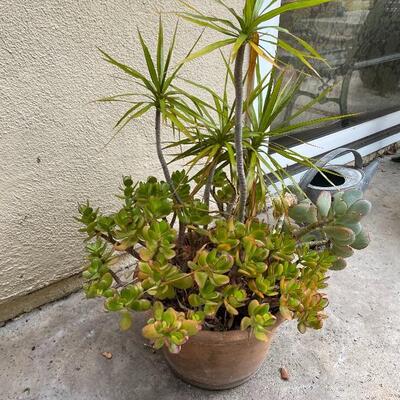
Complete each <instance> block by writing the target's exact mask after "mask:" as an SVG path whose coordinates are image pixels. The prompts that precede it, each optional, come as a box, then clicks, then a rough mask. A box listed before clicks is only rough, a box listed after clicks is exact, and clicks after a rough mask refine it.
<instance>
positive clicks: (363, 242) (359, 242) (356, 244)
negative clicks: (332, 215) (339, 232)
mask: <svg viewBox="0 0 400 400" xmlns="http://www.w3.org/2000/svg"><path fill="white" fill-rule="evenodd" d="M369 242H370V238H369V234H368V233H367V232H366V231H365V230H361V231H360V232H359V233H358V235H357V236H356V238H355V239H354V241H353V243H352V244H351V247H352V248H353V249H356V250H362V249H365V248H366V247H367V246H368V245H369Z"/></svg>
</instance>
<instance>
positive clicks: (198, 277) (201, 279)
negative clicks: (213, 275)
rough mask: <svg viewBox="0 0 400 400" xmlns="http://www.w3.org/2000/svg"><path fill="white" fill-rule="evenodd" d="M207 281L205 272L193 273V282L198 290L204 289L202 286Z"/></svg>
mask: <svg viewBox="0 0 400 400" xmlns="http://www.w3.org/2000/svg"><path fill="white" fill-rule="evenodd" d="M207 279H208V274H207V272H203V271H195V272H194V280H195V281H196V283H197V284H198V285H199V288H200V289H202V288H203V287H204V285H205V284H206V282H207Z"/></svg>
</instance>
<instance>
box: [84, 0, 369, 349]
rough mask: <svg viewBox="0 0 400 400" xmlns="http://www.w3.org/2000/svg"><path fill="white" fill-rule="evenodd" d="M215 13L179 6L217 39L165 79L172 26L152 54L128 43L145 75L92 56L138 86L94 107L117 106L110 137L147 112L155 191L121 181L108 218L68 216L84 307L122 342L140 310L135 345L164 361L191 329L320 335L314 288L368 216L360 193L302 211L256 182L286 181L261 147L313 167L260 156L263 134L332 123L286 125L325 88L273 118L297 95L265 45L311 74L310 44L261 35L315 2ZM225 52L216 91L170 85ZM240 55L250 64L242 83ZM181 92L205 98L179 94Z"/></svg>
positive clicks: (300, 203)
mask: <svg viewBox="0 0 400 400" xmlns="http://www.w3.org/2000/svg"><path fill="white" fill-rule="evenodd" d="M214 1H215V2H217V3H218V4H219V5H220V6H221V7H222V9H223V10H225V11H226V12H227V14H228V16H227V17H226V18H220V17H216V16H213V15H206V14H204V13H202V12H201V11H199V10H197V9H196V8H195V7H193V6H192V5H191V4H190V3H187V2H185V1H180V3H181V4H182V5H183V7H184V11H183V12H182V13H180V17H181V18H183V19H184V20H186V21H189V22H191V23H194V24H195V25H199V26H201V27H203V28H207V29H211V30H214V31H216V32H218V33H219V34H222V35H223V36H225V38H223V39H221V40H218V41H217V42H214V43H211V44H208V45H207V46H206V47H204V48H202V49H201V50H196V49H195V47H196V45H197V42H198V41H196V43H195V44H194V46H193V47H192V48H191V49H190V51H189V52H188V53H187V56H186V58H185V59H184V60H182V61H181V62H180V63H179V64H178V65H177V66H176V67H174V68H173V67H172V66H171V65H172V64H171V62H172V58H173V52H174V48H175V46H176V36H177V28H178V27H176V29H175V32H174V34H173V37H172V40H171V43H170V45H169V46H168V47H167V48H165V43H164V29H163V24H162V21H161V20H160V24H159V29H158V35H157V43H156V51H155V54H153V55H152V53H151V51H150V49H149V47H148V45H147V43H146V42H145V40H144V38H143V37H142V35H141V33H140V32H139V41H140V44H141V47H142V49H143V57H144V62H145V65H146V68H147V71H146V72H145V73H141V72H139V71H138V70H137V69H136V68H135V67H132V66H128V65H126V64H123V63H121V62H119V61H117V60H116V59H114V58H113V57H111V56H110V55H108V54H107V53H105V52H104V51H101V52H102V55H103V57H104V59H105V60H106V61H107V62H108V63H110V64H111V65H113V66H114V67H116V68H117V69H118V70H119V71H121V72H122V73H123V74H125V75H127V76H128V77H129V80H130V81H131V82H132V84H133V86H134V87H135V88H136V90H134V91H133V92H132V91H131V90H130V91H129V92H128V93H123V94H120V95H116V96H109V97H106V98H104V99H101V101H103V102H118V103H128V104H129V108H128V110H126V111H125V112H124V114H123V115H122V116H121V118H120V119H119V120H118V121H117V123H116V128H117V129H118V130H117V132H119V131H120V130H121V129H122V128H124V127H126V126H128V125H129V124H130V123H132V122H134V121H135V120H136V119H137V118H139V117H141V116H143V115H144V114H146V113H149V112H150V111H153V112H154V117H155V120H154V125H155V143H156V150H157V156H158V159H159V161H160V165H161V167H162V171H163V175H164V180H159V179H157V178H155V177H149V178H148V179H147V180H146V181H144V182H138V183H134V182H133V180H132V178H131V177H129V176H126V177H124V178H123V180H122V187H121V193H120V195H119V196H118V197H119V198H120V200H121V202H122V204H121V207H120V209H119V210H117V211H116V212H115V213H110V214H104V213H102V212H101V211H100V210H99V209H95V208H93V207H92V206H91V205H90V203H89V202H87V203H84V204H82V205H80V206H79V216H78V217H77V220H78V221H79V223H80V224H81V229H80V231H81V232H82V233H84V234H86V236H87V240H88V244H87V246H86V250H87V254H88V256H87V264H86V266H85V271H84V272H83V276H84V278H85V279H86V283H85V286H84V289H85V292H86V294H87V297H88V298H94V297H104V298H105V308H106V310H107V311H113V312H118V313H119V314H120V327H121V329H123V330H126V329H129V327H130V326H131V324H132V314H133V313H135V312H144V311H148V312H150V313H151V314H152V317H151V318H150V319H149V320H148V322H147V324H146V326H145V327H144V328H143V335H144V337H146V338H147V339H149V340H150V341H151V342H152V343H153V344H154V347H155V348H156V349H159V348H161V347H163V346H165V347H167V348H168V349H169V350H170V351H171V352H173V353H176V352H179V350H180V349H181V346H182V345H184V344H185V343H186V341H187V340H188V339H189V338H190V337H191V336H193V335H195V334H197V333H198V332H199V330H200V329H209V330H215V331H224V330H231V329H243V330H246V329H248V330H249V331H250V332H251V333H253V334H254V336H255V337H256V338H257V339H259V340H267V339H268V335H269V331H270V330H271V329H272V328H273V327H274V326H275V325H276V324H277V323H278V322H279V321H280V320H282V319H283V320H297V324H298V329H299V331H300V332H302V333H304V332H305V331H306V329H307V328H313V329H320V328H321V327H322V325H323V321H324V319H325V318H326V314H325V312H324V310H325V308H326V307H327V305H328V300H327V297H326V294H324V292H323V290H324V289H325V288H326V286H327V279H328V273H329V270H339V269H342V268H344V267H345V266H346V262H345V260H344V259H345V258H346V257H349V256H351V255H352V254H353V249H362V248H364V247H366V246H367V245H368V242H369V239H368V235H367V234H366V233H365V231H364V230H363V228H362V226H361V223H360V221H361V219H362V218H363V217H364V216H365V215H367V214H368V212H369V211H370V204H369V202H367V201H366V200H363V199H362V194H361V193H360V192H358V191H350V192H345V193H338V194H336V195H335V196H334V198H333V199H332V198H331V197H330V195H329V194H328V193H322V194H321V196H320V197H319V198H318V201H317V203H316V204H315V205H314V204H312V203H311V202H310V201H309V200H308V199H306V198H304V197H303V195H302V193H301V191H299V188H298V187H294V188H293V190H291V189H290V188H285V185H283V186H284V190H283V191H280V190H278V186H276V185H275V183H274V181H271V182H268V181H267V180H266V179H265V178H266V177H265V174H266V172H270V175H272V176H273V177H274V180H275V181H278V182H280V183H284V180H285V178H287V177H289V178H291V176H290V175H289V174H288V173H287V171H286V170H285V169H284V168H282V167H281V166H280V165H279V164H278V163H277V162H276V161H275V159H274V158H273V156H271V154H270V152H268V149H267V147H268V146H269V147H270V148H272V150H273V151H274V152H275V153H278V154H279V155H282V156H284V157H286V158H287V159H290V160H293V161H295V162H298V163H300V164H303V165H305V166H307V167H313V163H312V162H311V161H310V160H309V159H308V158H307V157H304V156H302V155H301V154H298V153H296V152H294V151H292V150H290V149H286V148H282V147H279V146H274V145H272V144H270V142H269V139H270V138H271V137H272V136H274V135H281V134H285V133H289V132H291V131H293V130H296V129H298V128H300V127H306V126H311V125H314V124H319V123H321V122H326V121H330V120H335V119H338V118H341V117H343V116H341V117H328V118H318V119H314V120H307V121H305V122H302V123H296V122H294V119H295V118H296V117H298V116H299V115H300V114H302V113H304V112H306V111H307V110H309V109H310V108H311V107H312V106H313V105H314V104H316V103H318V101H319V100H321V99H322V98H323V97H324V96H325V95H326V94H327V93H328V91H329V90H325V91H324V92H323V93H321V95H320V96H318V97H317V98H316V99H314V100H312V101H311V102H310V103H308V104H306V105H305V106H303V107H302V108H301V109H299V110H298V111H297V112H296V113H295V114H294V115H292V116H290V117H286V116H285V113H284V110H285V107H286V106H287V105H288V104H289V103H290V101H292V99H293V97H294V96H295V94H296V92H297V90H298V89H299V86H300V79H294V78H287V77H286V75H285V74H284V73H283V72H280V71H279V69H281V68H282V67H283V65H282V63H280V61H279V60H277V59H274V58H273V57H272V56H271V55H270V54H269V53H268V50H267V46H266V45H267V44H271V43H273V44H275V45H277V46H278V47H281V48H282V49H283V50H285V51H286V52H288V53H290V54H291V55H292V56H294V57H296V58H298V59H299V60H300V61H301V62H302V63H303V65H304V67H305V68H306V69H308V71H311V72H312V73H315V72H316V71H315V70H314V67H313V65H312V63H313V61H315V60H321V56H320V55H319V54H318V53H317V52H316V51H315V50H314V49H313V48H312V47H311V46H310V45H308V44H307V43H306V42H305V41H304V40H302V39H300V38H297V37H295V36H294V35H292V34H291V33H290V32H288V31H286V30H283V29H282V28H280V27H269V28H268V29H266V27H267V26H268V21H270V20H271V19H273V18H274V17H276V16H278V15H280V14H282V13H285V12H288V11H293V10H296V9H302V8H305V7H310V6H313V5H317V4H321V3H324V2H326V1H327V0H295V1H292V2H290V3H287V4H284V5H282V6H280V7H275V8H274V7H273V3H274V2H271V3H270V4H269V5H267V6H264V2H263V1H262V0H244V8H243V10H242V13H239V12H237V11H236V10H234V9H233V8H232V7H230V6H228V5H227V4H226V3H225V2H224V1H223V0H214ZM271 29H275V30H276V32H275V33H271ZM278 34H279V35H278ZM226 46H230V47H231V52H230V54H229V57H226V56H224V55H221V62H223V63H224V65H225V67H226V74H225V83H224V87H223V90H222V92H221V93H219V92H218V91H216V90H215V89H214V88H209V87H207V86H205V85H202V84H200V83H199V82H193V81H189V80H187V79H183V78H182V77H180V75H179V73H180V71H181V70H182V68H183V67H184V66H185V65H186V64H187V63H188V62H189V61H191V60H193V59H196V58H198V57H202V56H204V55H206V54H208V53H211V52H213V51H215V50H217V49H221V48H224V47H226ZM246 48H248V49H249V55H250V59H249V63H248V67H247V70H246V71H243V69H244V65H245V63H244V54H245V53H244V51H245V49H246ZM260 58H263V59H266V60H268V61H269V62H271V64H273V68H272V71H271V72H270V73H269V74H267V75H266V76H262V75H261V72H260V64H259V59H260ZM231 63H234V64H235V65H234V68H231ZM243 72H245V74H244V73H243ZM300 75H301V74H300ZM181 82H185V85H186V87H187V86H188V87H189V88H195V89H196V91H197V93H198V92H199V91H201V92H203V94H204V96H200V97H198V96H197V95H194V94H193V93H192V92H191V90H190V89H186V88H185V89H183V88H182V87H180V83H181ZM230 86H233V88H234V92H235V98H234V99H230V96H229V92H230V89H229V88H230ZM138 88H139V89H138ZM245 89H246V90H245ZM243 119H244V121H243ZM163 123H164V124H168V125H170V126H172V128H173V129H174V130H176V131H179V134H180V136H179V139H177V140H175V141H173V142H172V143H170V144H168V145H167V146H166V147H168V148H170V149H177V148H179V149H180V150H179V152H178V153H177V154H175V156H174V159H173V161H179V162H181V161H186V167H185V168H184V169H182V170H177V171H174V172H173V173H170V170H169V169H170V166H169V164H168V163H167V161H166V160H165V158H164V153H163V150H164V149H163V142H162V139H161V137H162V136H161V135H162V125H163ZM271 191H275V195H271ZM289 192H290V193H297V198H296V199H295V198H294V197H295V196H294V195H292V196H291V200H290V201H289V197H290V196H289ZM288 196H289V197H288ZM267 198H270V199H272V200H273V201H272V203H273V207H272V210H271V211H272V213H271V214H272V215H268V217H267V218H261V217H260V216H259V215H260V211H262V210H265V207H266V199H267ZM121 252H126V253H128V254H130V255H131V256H132V258H133V260H134V267H135V268H134V271H133V272H132V273H131V275H130V276H129V277H125V278H124V279H122V278H121V276H120V274H119V272H118V271H116V270H115V266H114V263H115V260H116V258H117V256H118V255H119V254H120V253H121Z"/></svg>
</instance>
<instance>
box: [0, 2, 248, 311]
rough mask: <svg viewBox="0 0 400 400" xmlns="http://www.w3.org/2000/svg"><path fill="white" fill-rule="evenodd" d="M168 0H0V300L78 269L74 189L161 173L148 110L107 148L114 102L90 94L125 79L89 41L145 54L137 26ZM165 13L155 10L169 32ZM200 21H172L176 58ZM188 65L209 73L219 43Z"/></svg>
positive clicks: (104, 197)
mask: <svg viewBox="0 0 400 400" xmlns="http://www.w3.org/2000/svg"><path fill="white" fill-rule="evenodd" d="M192 3H193V4H196V5H200V6H201V7H202V8H203V9H207V10H212V9H217V7H215V2H213V1H211V0H206V1H205V0H196V1H193V2H192ZM233 3H236V4H240V3H241V1H240V0H235V1H234V2H233ZM177 8H178V6H177V4H176V3H175V2H174V1H171V0H162V1H154V0H113V1H110V0H95V1H89V0H87V1H77V0H73V1H61V0H58V1H56V0H41V1H30V2H28V1H25V0H2V1H1V2H0V29H1V31H0V94H1V95H0V163H1V167H0V168H1V173H0V249H1V255H0V307H1V304H3V307H4V304H5V302H9V301H10V300H12V299H17V298H18V297H20V296H23V295H26V294H28V293H31V292H34V291H37V290H38V289H41V288H43V287H45V286H47V285H50V284H53V283H55V282H58V281H60V280H61V279H65V278H68V277H70V276H72V275H74V274H76V273H78V272H79V270H80V267H81V264H82V260H83V258H82V257H83V251H82V243H81V237H80V236H79V234H78V233H77V224H76V223H75V221H74V220H73V216H74V215H75V214H76V208H77V203H78V202H79V201H82V200H85V199H86V198H90V199H92V200H93V202H94V204H97V205H102V206H104V208H105V209H111V208H112V207H113V205H115V204H116V199H115V197H114V194H115V193H117V191H118V186H119V180H120V177H121V176H122V175H123V174H125V175H126V174H132V176H133V177H134V178H135V179H141V178H143V177H145V176H146V175H148V174H156V175H160V168H159V166H158V163H157V159H156V157H155V151H154V145H153V144H154V140H153V128H152V126H153V125H152V120H151V118H150V116H149V117H147V118H145V119H144V120H142V121H138V122H137V123H136V125H135V127H133V126H131V127H130V128H128V129H126V130H125V132H123V133H121V134H120V135H119V136H117V137H116V138H115V140H113V141H112V142H111V143H110V144H109V145H108V146H107V147H106V148H105V147H104V146H105V144H106V143H107V142H108V141H109V139H110V137H111V136H112V127H113V124H114V123H115V121H116V119H117V117H118V115H120V114H121V112H122V111H123V108H121V107H116V106H113V105H104V104H103V105H99V104H93V103H90V102H91V101H92V100H95V99H98V98H100V97H102V96H105V95H109V94H115V93H117V92H119V91H121V92H126V89H127V88H129V89H130V87H129V85H128V83H127V82H125V81H120V80H117V79H115V78H113V77H112V75H115V73H116V71H115V70H114V69H113V68H112V67H111V66H110V65H107V64H106V63H105V62H103V61H102V60H101V58H100V56H99V53H98V52H97V50H96V46H99V47H101V48H103V49H105V50H107V51H108V52H109V53H110V54H113V55H115V56H117V57H118V58H119V59H122V60H124V61H125V62H127V63H133V64H134V65H136V66H139V67H140V66H143V63H142V57H141V55H140V56H139V54H141V53H140V49H139V46H138V41H137V39H136V37H134V35H135V30H136V26H140V27H141V29H142V30H143V33H144V36H145V37H146V38H147V39H149V40H151V39H152V38H153V37H154V36H155V34H156V25H157V21H158V13H157V10H158V9H162V10H164V11H174V10H176V9H177ZM174 20H175V17H174V16H173V15H171V14H167V15H165V16H164V21H165V23H166V25H167V26H168V29H167V32H166V33H167V34H170V33H171V32H172V29H173V21H174ZM198 33H199V30H198V29H196V28H194V27H193V26H190V25H187V24H185V23H181V27H180V35H179V40H178V47H179V50H178V52H177V55H176V60H178V59H181V58H182V57H183V56H184V54H185V53H186V51H187V50H188V48H189V47H190V45H191V43H192V42H193V41H194V39H195V37H196V36H197V35H198ZM208 35H209V34H206V35H205V36H204V38H203V40H202V42H203V43H204V42H205V41H207V38H209V37H210V36H208ZM190 68H191V70H188V69H186V71H187V72H186V76H189V77H190V78H192V79H193V78H194V79H196V80H202V81H204V82H207V83H208V84H213V83H218V82H217V76H218V73H219V72H222V70H223V66H222V63H221V62H220V59H219V57H218V56H217V55H215V56H211V57H207V58H206V59H203V60H201V61H199V62H196V63H193V64H192V65H191V67H190ZM61 292H62V290H60V293H61ZM28 299H29V296H28V297H27V301H30V300H28ZM19 301H20V300H19ZM3 311H4V308H3Z"/></svg>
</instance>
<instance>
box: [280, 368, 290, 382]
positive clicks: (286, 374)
mask: <svg viewBox="0 0 400 400" xmlns="http://www.w3.org/2000/svg"><path fill="white" fill-rule="evenodd" d="M279 372H280V373H281V379H282V380H284V381H288V380H289V372H288V370H287V369H286V368H279Z"/></svg>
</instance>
